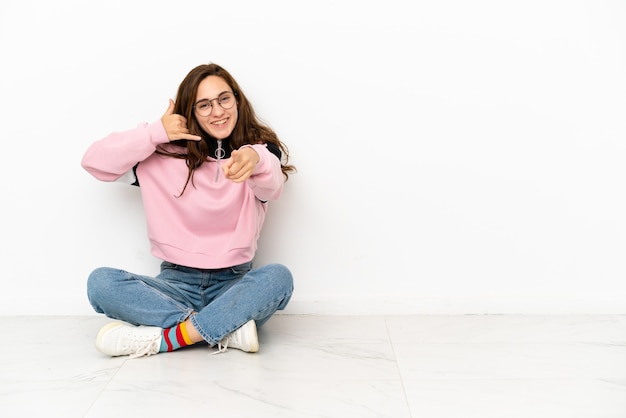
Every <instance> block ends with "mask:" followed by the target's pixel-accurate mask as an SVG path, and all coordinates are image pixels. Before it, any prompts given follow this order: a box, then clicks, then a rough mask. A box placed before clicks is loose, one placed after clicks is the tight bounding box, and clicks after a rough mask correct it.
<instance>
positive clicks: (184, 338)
mask: <svg viewBox="0 0 626 418" xmlns="http://www.w3.org/2000/svg"><path fill="white" fill-rule="evenodd" d="M161 336H162V337H163V338H161V347H160V348H159V353H163V352H165V351H174V350H178V349H179V348H181V347H186V346H188V345H191V344H192V341H191V338H189V334H187V325H185V323H184V322H181V323H180V324H178V325H176V326H175V327H171V328H166V329H164V330H163V333H162V334H161Z"/></svg>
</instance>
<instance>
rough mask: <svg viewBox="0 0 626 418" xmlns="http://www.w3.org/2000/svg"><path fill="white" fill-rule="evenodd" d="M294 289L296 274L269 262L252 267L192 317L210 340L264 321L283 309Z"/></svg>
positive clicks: (209, 341)
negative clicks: (252, 322) (252, 320)
mask: <svg viewBox="0 0 626 418" xmlns="http://www.w3.org/2000/svg"><path fill="white" fill-rule="evenodd" d="M292 293H293V277H292V275H291V272H290V271H289V270H288V269H287V267H285V266H283V265H281V264H268V265H266V266H263V267H259V268H256V269H252V270H250V271H249V272H247V273H246V274H245V275H244V276H243V277H242V278H240V279H237V280H236V282H235V283H234V284H232V286H230V287H228V289H227V290H225V291H224V292H223V293H221V294H220V295H219V296H217V297H215V299H214V300H212V301H211V302H210V303H208V304H207V305H206V306H205V307H204V308H203V309H202V310H200V311H199V312H198V313H196V314H195V315H192V316H191V321H192V323H193V325H194V327H195V328H196V330H197V331H198V332H199V333H200V335H201V336H202V338H204V339H205V340H206V341H207V342H208V343H209V344H211V345H215V344H217V343H219V342H220V341H221V340H222V339H223V338H224V337H225V336H226V335H228V334H230V333H231V332H233V331H235V330H236V329H237V328H239V327H241V326H242V325H243V324H245V323H246V322H248V321H249V320H251V319H254V320H255V322H256V323H257V326H259V327H260V326H261V325H263V324H264V323H265V322H266V321H267V320H268V319H269V318H270V317H271V316H272V315H273V314H274V313H275V312H276V311H277V310H281V309H284V308H285V307H286V306H287V303H288V302H289V299H290V298H291V295H292Z"/></svg>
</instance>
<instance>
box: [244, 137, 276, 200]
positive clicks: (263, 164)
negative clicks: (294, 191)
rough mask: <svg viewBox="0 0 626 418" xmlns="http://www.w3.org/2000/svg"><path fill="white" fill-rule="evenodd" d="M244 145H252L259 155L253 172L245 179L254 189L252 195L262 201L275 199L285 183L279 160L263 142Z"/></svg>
mask: <svg viewBox="0 0 626 418" xmlns="http://www.w3.org/2000/svg"><path fill="white" fill-rule="evenodd" d="M244 146H248V147H252V148H253V149H254V150H255V151H256V152H257V153H258V154H259V157H260V159H259V162H258V163H257V165H256V167H255V168H254V172H253V173H252V175H251V176H250V178H248V180H247V182H248V185H249V186H250V187H251V188H252V190H254V195H255V196H256V197H257V198H258V199H259V200H262V201H269V200H277V199H278V198H279V197H280V195H281V194H282V191H283V186H284V184H285V177H284V176H283V172H282V170H281V167H280V160H279V159H278V157H276V156H275V155H274V154H272V153H271V152H270V151H269V150H268V149H267V146H266V145H264V144H254V145H244Z"/></svg>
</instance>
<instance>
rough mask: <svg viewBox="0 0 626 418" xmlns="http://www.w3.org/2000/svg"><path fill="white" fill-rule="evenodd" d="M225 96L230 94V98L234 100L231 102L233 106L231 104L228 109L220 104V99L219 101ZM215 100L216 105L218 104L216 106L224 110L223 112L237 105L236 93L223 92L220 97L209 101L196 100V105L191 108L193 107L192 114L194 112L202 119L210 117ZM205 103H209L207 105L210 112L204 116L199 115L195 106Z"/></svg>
mask: <svg viewBox="0 0 626 418" xmlns="http://www.w3.org/2000/svg"><path fill="white" fill-rule="evenodd" d="M225 94H230V95H232V96H233V98H234V99H235V100H233V104H232V105H231V106H230V107H224V105H223V104H222V102H220V99H221V98H222V97H223V96H224V95H225ZM216 100H217V104H218V105H219V106H220V107H221V108H222V109H224V110H229V109H232V108H233V106H235V104H237V93H236V92H234V91H224V92H222V93H220V95H219V96H217V97H216V98H215V99H210V100H209V99H202V100H198V101H197V102H196V103H194V105H193V106H192V107H193V110H194V112H196V113H197V114H198V115H199V116H202V117H207V116H211V113H213V107H214V105H213V102H214V101H216ZM205 102H209V104H210V105H211V110H210V111H209V113H207V114H206V115H203V114H201V113H200V111H199V110H198V108H197V106H198V104H200V103H205Z"/></svg>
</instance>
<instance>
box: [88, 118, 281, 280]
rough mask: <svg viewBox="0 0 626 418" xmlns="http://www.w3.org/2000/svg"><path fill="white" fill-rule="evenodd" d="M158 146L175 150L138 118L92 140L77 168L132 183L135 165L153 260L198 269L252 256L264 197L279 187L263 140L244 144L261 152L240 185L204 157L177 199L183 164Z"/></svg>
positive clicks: (276, 167) (275, 164) (156, 127)
mask: <svg viewBox="0 0 626 418" xmlns="http://www.w3.org/2000/svg"><path fill="white" fill-rule="evenodd" d="M159 144H161V145H162V146H163V147H165V149H168V150H169V149H174V146H173V145H169V141H168V139H167V135H166V133H165V129H164V128H163V125H162V123H161V121H157V122H154V123H151V124H147V123H142V124H140V125H139V126H137V128H135V129H132V130H129V131H125V132H116V133H112V134H110V135H108V136H106V137H105V138H103V139H101V140H99V141H96V142H95V143H93V144H92V145H91V146H90V147H89V148H88V149H87V152H86V153H85V155H84V157H83V159H82V166H83V168H84V169H85V170H87V171H88V172H89V173H90V174H91V175H93V176H94V177H95V178H97V179H99V180H102V181H118V180H119V181H127V182H128V183H129V184H132V183H133V182H135V180H136V178H135V174H134V172H133V167H134V166H135V165H137V163H139V165H137V170H136V176H137V179H138V180H139V184H140V190H141V195H142V199H143V204H144V210H145V214H146V222H147V230H148V238H149V239H150V243H151V252H152V254H153V255H154V256H155V257H158V258H160V259H162V260H166V261H169V262H171V263H174V264H180V265H183V266H187V267H195V268H203V269H215V268H224V267H230V266H235V265H238V264H241V263H245V262H248V261H250V260H252V258H253V257H254V254H255V252H256V249H257V240H258V238H259V234H260V232H261V227H262V226H263V221H264V220H265V212H266V210H267V203H266V202H267V201H270V200H276V199H278V198H279V197H280V195H281V192H282V189H283V184H284V177H283V175H282V172H281V169H280V161H279V159H278V158H277V157H276V156H275V155H273V154H272V153H271V152H270V151H268V149H267V147H266V146H265V145H256V144H255V145H245V146H247V147H252V148H253V149H254V150H255V151H256V152H257V153H258V154H259V156H260V160H259V163H258V164H257V166H256V167H255V169H254V172H253V173H252V176H250V178H248V179H247V180H246V181H245V182H243V183H235V182H233V181H231V180H228V179H226V178H225V177H224V173H223V172H222V170H221V168H219V167H218V165H220V164H221V163H220V162H219V161H217V160H215V159H209V160H208V161H207V162H206V163H204V164H202V166H201V167H200V168H199V169H197V170H196V172H195V174H194V177H193V183H194V184H193V185H192V183H191V182H189V184H188V185H187V189H186V190H185V193H184V194H183V195H182V196H180V197H177V196H179V195H180V193H181V191H182V189H183V186H184V185H185V181H186V179H187V174H188V169H187V165H186V163H185V160H184V159H178V158H173V157H164V156H161V155H157V154H155V152H154V151H155V149H156V146H157V145H159ZM168 147H169V148H168ZM217 170H219V173H216V171H217ZM194 185H195V187H194Z"/></svg>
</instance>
